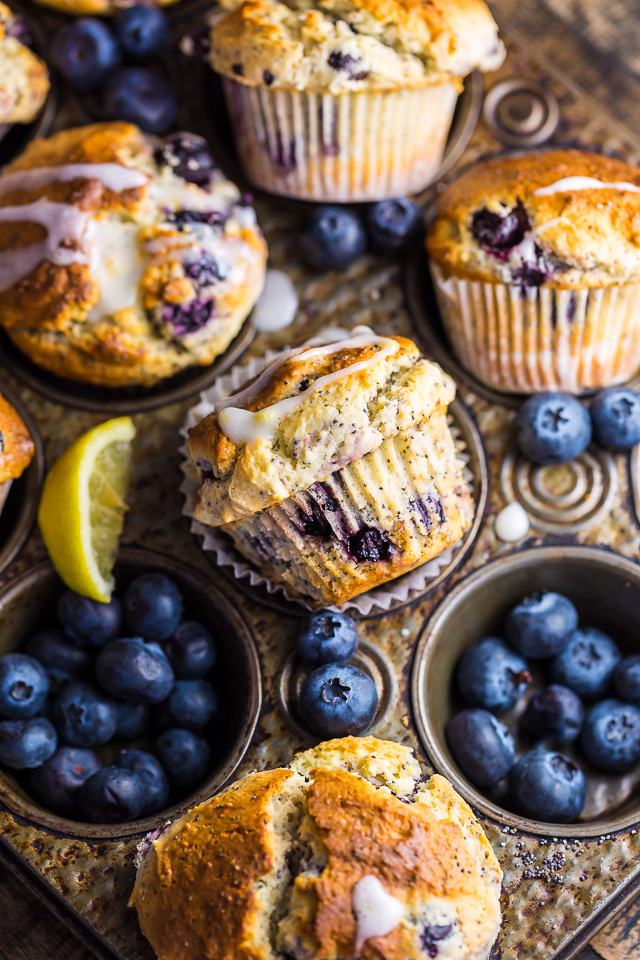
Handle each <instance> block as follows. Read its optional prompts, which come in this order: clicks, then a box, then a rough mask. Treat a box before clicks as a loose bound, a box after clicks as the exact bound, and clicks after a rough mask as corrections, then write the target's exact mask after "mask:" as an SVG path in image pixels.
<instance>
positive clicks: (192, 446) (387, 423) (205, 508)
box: [189, 327, 473, 606]
mask: <svg viewBox="0 0 640 960" xmlns="http://www.w3.org/2000/svg"><path fill="white" fill-rule="evenodd" d="M454 396H455V385H454V383H453V381H452V380H451V378H450V377H448V376H447V375H446V374H445V373H444V372H443V371H442V370H441V369H440V367H439V366H438V365H437V364H435V363H432V362H430V361H428V360H424V359H423V358H422V357H421V356H420V351H419V350H418V348H417V347H416V346H415V344H414V343H412V342H411V341H410V340H407V339H405V338H403V337H380V336H377V335H376V334H374V333H373V332H372V331H371V330H369V329H368V328H366V327H359V328H355V329H354V330H353V331H352V333H351V335H350V337H349V339H347V340H341V341H337V342H335V343H329V344H327V343H320V344H317V345H314V344H313V343H311V344H307V345H305V346H303V347H301V348H298V349H296V350H291V351H288V352H286V353H284V354H281V355H279V356H278V357H277V358H276V359H274V360H273V361H272V362H271V363H270V364H269V365H268V366H267V367H266V369H265V370H264V371H263V372H262V373H261V374H260V375H259V376H258V377H257V378H256V379H255V380H254V381H252V382H251V383H249V384H247V385H246V386H245V387H244V388H243V389H242V390H241V391H240V392H238V393H236V394H234V395H233V396H231V397H228V398H226V399H224V400H222V401H219V402H218V404H217V405H216V407H215V409H214V411H213V413H211V414H210V415H209V416H206V417H204V418H203V419H202V420H201V421H200V422H199V423H198V424H196V426H194V427H193V428H192V429H191V430H190V431H189V451H190V454H191V458H192V460H193V461H194V463H195V465H196V467H197V468H198V469H199V470H200V476H201V486H200V488H199V492H198V496H197V502H196V503H195V505H194V508H193V514H194V516H195V518H196V519H197V520H199V521H200V522H201V523H203V524H206V525H209V526H213V527H220V529H221V530H222V531H223V532H224V533H225V534H228V535H229V536H230V537H231V538H232V540H233V542H234V543H235V545H236V547H237V549H238V550H239V551H240V553H241V554H243V556H245V557H246V558H247V559H249V560H250V561H251V562H252V563H253V565H254V566H256V567H257V568H258V569H259V570H261V571H262V572H263V573H264V575H265V576H266V577H267V578H269V579H270V580H271V581H272V582H275V583H279V584H281V585H284V586H286V587H287V588H288V589H289V590H290V591H291V592H292V593H293V594H295V595H296V596H298V597H300V598H302V599H304V600H305V601H306V602H308V603H309V604H311V605H315V606H322V605H326V604H327V603H341V602H344V601H346V600H349V599H351V598H352V597H355V596H357V595H358V594H360V593H362V592H364V591H365V590H369V589H371V588H372V587H375V586H377V585H379V584H381V583H385V582H387V581H389V580H392V579H394V578H395V577H398V576H400V575H401V574H403V573H406V572H408V571H409V570H412V569H413V568H414V567H416V566H418V565H420V564H422V563H425V562H426V561H427V560H431V559H432V558H434V557H436V556H439V555H440V554H441V553H443V552H444V551H445V550H446V549H447V548H448V547H450V546H452V545H453V544H455V543H457V541H458V540H460V538H461V537H462V535H463V533H464V531H465V530H466V529H467V528H468V526H469V525H470V523H471V519H472V514H473V505H472V501H471V496H470V492H469V489H468V486H467V484H466V481H465V479H464V477H463V473H462V469H463V465H462V463H461V462H460V461H459V460H458V457H457V453H456V448H455V444H454V440H453V437H452V434H451V431H450V428H449V424H448V420H447V408H448V405H449V404H450V403H451V401H452V400H453V399H454Z"/></svg>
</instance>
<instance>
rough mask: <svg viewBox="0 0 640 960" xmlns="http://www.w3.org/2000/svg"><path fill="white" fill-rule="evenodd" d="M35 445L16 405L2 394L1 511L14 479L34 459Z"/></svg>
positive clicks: (0, 414) (0, 412) (0, 434)
mask: <svg viewBox="0 0 640 960" xmlns="http://www.w3.org/2000/svg"><path fill="white" fill-rule="evenodd" d="M34 452H35V447H34V445H33V440H32V439H31V437H30V435H29V431H28V430H27V428H26V426H25V425H24V423H23V421H22V420H21V418H20V416H19V414H18V413H17V412H16V410H15V409H14V407H12V406H11V404H10V403H8V402H7V401H6V400H5V399H4V397H3V396H2V394H0V513H2V507H3V506H4V504H5V502H6V499H7V496H8V493H9V489H10V487H11V484H12V482H13V481H14V480H17V479H18V477H20V476H22V474H23V473H24V471H25V470H26V469H27V467H28V466H29V464H30V463H31V461H32V459H33V455H34Z"/></svg>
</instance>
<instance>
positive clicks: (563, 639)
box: [504, 590, 578, 660]
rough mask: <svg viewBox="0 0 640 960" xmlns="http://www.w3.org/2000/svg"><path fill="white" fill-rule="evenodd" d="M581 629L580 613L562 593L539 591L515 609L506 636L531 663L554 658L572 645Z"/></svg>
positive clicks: (508, 622) (509, 617) (508, 619)
mask: <svg viewBox="0 0 640 960" xmlns="http://www.w3.org/2000/svg"><path fill="white" fill-rule="evenodd" d="M577 626H578V611H577V610H576V608H575V607H574V605H573V604H572V603H571V601H570V600H567V598H566V597H563V596H561V595H560V594H559V593H549V592H547V591H546V590H540V591H538V592H537V593H531V594H529V596H528V597H525V598H524V599H523V600H521V601H520V603H519V604H518V605H517V607H514V608H513V610H512V611H511V613H510V614H509V616H508V617H507V620H506V623H505V628H504V631H505V636H506V639H507V640H508V641H509V643H510V644H511V646H512V647H515V648H516V650H517V651H518V652H519V653H521V654H522V656H523V657H530V658H531V659H532V660H544V658H545V657H553V656H555V654H556V653H560V651H561V650H563V649H564V647H565V646H566V645H567V643H568V642H569V636H570V634H571V633H572V632H573V631H574V630H575V629H576V627H577Z"/></svg>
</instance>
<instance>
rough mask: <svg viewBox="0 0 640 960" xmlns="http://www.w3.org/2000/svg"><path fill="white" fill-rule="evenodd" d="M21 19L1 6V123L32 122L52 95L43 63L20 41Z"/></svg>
mask: <svg viewBox="0 0 640 960" xmlns="http://www.w3.org/2000/svg"><path fill="white" fill-rule="evenodd" d="M23 33H24V30H23V28H22V26H21V23H20V20H19V19H16V18H15V17H14V15H13V12H12V11H11V10H10V9H9V7H7V6H6V5H5V4H4V3H0V123H31V121H32V120H34V119H35V117H36V116H37V115H38V113H39V112H40V110H41V109H42V106H43V104H44V101H45V100H46V97H47V93H48V92H49V86H50V84H49V72H48V70H47V66H46V64H45V62H44V60H41V59H40V57H37V56H36V55H35V53H34V52H33V51H32V50H30V49H29V47H27V46H25V44H24V43H22V42H21V39H20V36H21V34H23Z"/></svg>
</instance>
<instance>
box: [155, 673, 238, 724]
mask: <svg viewBox="0 0 640 960" xmlns="http://www.w3.org/2000/svg"><path fill="white" fill-rule="evenodd" d="M221 716H222V705H221V703H220V697H219V696H218V694H217V693H216V691H215V690H214V689H213V687H212V686H211V684H210V683H208V681H207V680H177V681H176V684H175V686H174V688H173V690H172V691H171V693H170V694H169V696H168V697H167V699H166V700H164V701H163V702H162V703H160V704H158V706H157V708H156V717H157V720H158V725H159V726H160V727H161V728H162V729H164V728H166V727H184V729H185V730H192V731H193V732H194V733H199V734H203V733H206V734H209V735H210V734H212V733H215V732H216V730H217V729H218V727H219V725H220V719H221Z"/></svg>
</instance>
